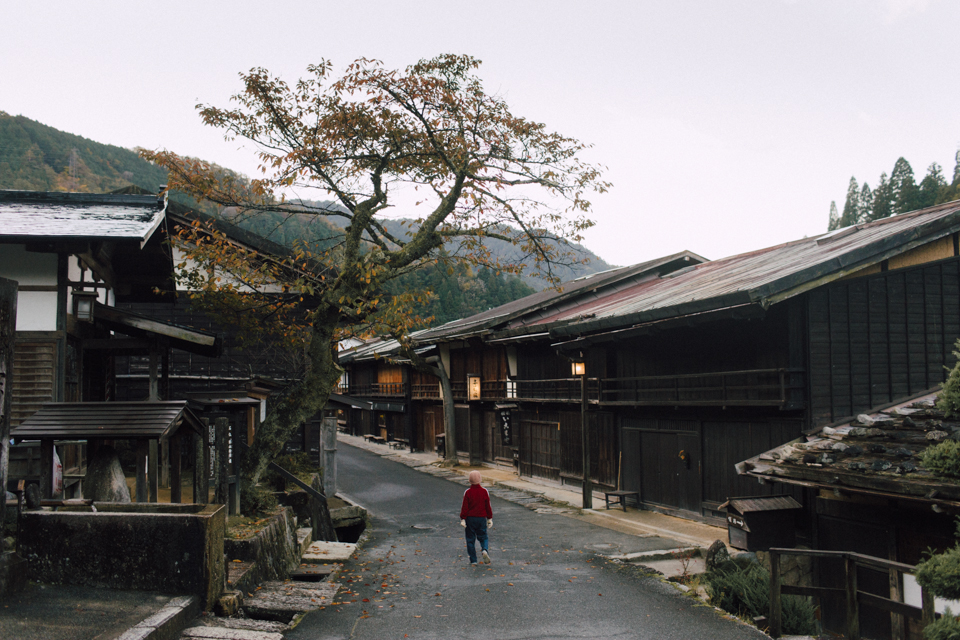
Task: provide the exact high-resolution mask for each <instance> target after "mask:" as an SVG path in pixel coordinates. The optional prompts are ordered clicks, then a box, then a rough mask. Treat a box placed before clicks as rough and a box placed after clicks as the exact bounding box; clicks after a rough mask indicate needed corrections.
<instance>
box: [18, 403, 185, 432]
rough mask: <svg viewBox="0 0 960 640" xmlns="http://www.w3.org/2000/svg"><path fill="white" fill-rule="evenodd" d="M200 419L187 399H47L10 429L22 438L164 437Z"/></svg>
mask: <svg viewBox="0 0 960 640" xmlns="http://www.w3.org/2000/svg"><path fill="white" fill-rule="evenodd" d="M181 425H186V426H188V427H190V428H191V429H193V430H194V431H195V432H197V433H199V432H200V430H201V423H200V421H199V419H198V418H197V417H196V415H195V414H194V413H193V412H192V411H190V409H188V408H187V401H186V400H171V401H164V402H47V403H45V404H44V405H43V406H42V407H41V408H40V410H39V411H37V412H36V413H35V414H33V415H32V416H30V417H29V418H27V419H26V420H24V421H23V422H21V423H20V424H19V425H18V426H16V427H14V428H13V429H12V430H11V433H10V435H11V436H12V437H14V438H22V439H24V440H35V439H41V438H73V439H85V438H117V439H124V438H167V437H169V436H171V435H173V433H175V432H176V431H177V429H179V428H180V427H181Z"/></svg>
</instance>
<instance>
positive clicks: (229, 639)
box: [180, 626, 283, 640]
mask: <svg viewBox="0 0 960 640" xmlns="http://www.w3.org/2000/svg"><path fill="white" fill-rule="evenodd" d="M180 637H181V638H184V639H190V640H194V639H200V638H202V639H203V640H283V634H282V633H273V632H270V631H251V630H249V629H230V628H228V627H206V626H202V627H191V628H189V629H185V630H184V631H183V633H181V634H180Z"/></svg>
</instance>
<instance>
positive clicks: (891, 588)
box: [738, 393, 960, 640]
mask: <svg viewBox="0 0 960 640" xmlns="http://www.w3.org/2000/svg"><path fill="white" fill-rule="evenodd" d="M935 397H936V394H935V393H928V394H922V395H921V396H920V397H917V398H914V399H912V400H909V401H906V402H901V403H899V404H894V405H892V406H890V405H889V404H888V405H887V406H886V407H885V408H884V409H882V410H867V411H864V412H863V413H862V414H861V415H860V416H858V418H856V419H853V420H850V419H847V420H841V421H838V422H834V423H831V424H830V425H828V426H825V427H822V428H817V429H813V430H810V431H808V432H806V433H805V434H804V435H803V436H802V437H800V438H796V439H794V440H791V441H790V442H788V443H786V444H783V445H781V446H779V447H776V448H774V449H771V450H769V451H765V452H763V453H762V454H760V455H757V456H753V457H751V458H750V459H748V460H745V461H743V462H742V463H740V464H739V465H738V471H739V472H740V473H741V474H743V477H745V478H750V479H758V480H760V481H761V482H764V483H767V484H768V485H769V486H772V487H784V486H786V487H802V488H803V489H804V490H805V491H807V492H809V493H811V494H812V496H813V498H812V500H813V509H812V510H811V514H810V522H809V525H810V529H811V532H812V535H811V536H810V543H811V546H812V547H813V548H814V549H817V550H825V551H848V552H854V553H860V554H863V555H866V556H872V557H875V558H881V559H884V560H891V561H894V562H899V563H903V564H906V565H916V564H917V563H918V562H920V561H921V560H922V559H923V558H924V557H925V554H926V553H927V551H929V550H936V551H943V550H946V549H947V548H950V547H952V546H954V545H955V544H956V538H955V533H956V526H955V524H956V522H955V521H956V517H957V516H958V515H960V486H958V485H957V484H956V483H954V482H952V481H950V480H945V479H943V478H939V477H937V476H935V475H933V474H932V473H931V472H929V471H927V470H926V469H924V468H923V467H921V466H920V464H919V457H920V454H922V452H923V451H924V450H925V449H926V448H927V447H928V446H930V445H931V444H935V443H936V442H939V441H942V440H944V439H947V438H954V439H955V438H957V434H958V433H960V421H957V420H956V419H945V418H944V416H943V413H942V412H940V411H937V410H936V409H935V408H934V400H935ZM815 568H816V580H817V585H818V586H821V587H838V586H842V584H843V583H844V571H843V567H842V566H841V562H840V561H839V560H831V559H827V558H823V559H820V560H819V561H818V562H817V563H816V567H815ZM857 584H858V588H859V590H861V591H863V592H865V593H868V594H871V595H873V596H878V597H881V598H888V599H892V600H895V601H898V602H906V603H907V604H910V605H912V606H914V607H920V606H921V605H922V602H921V596H920V589H919V587H918V586H917V583H916V579H915V578H913V576H912V575H903V574H899V573H896V574H894V573H888V572H886V571H882V570H878V569H877V568H876V567H873V568H868V567H861V568H859V569H858V570H857ZM947 605H948V603H945V602H937V605H936V609H937V611H938V612H940V613H943V611H944V609H945V607H946V606H947ZM950 606H952V608H953V609H954V610H956V603H952V604H950ZM820 607H821V610H822V613H823V616H822V620H823V623H824V628H825V629H826V630H829V631H834V632H842V631H844V627H845V618H846V610H845V608H844V606H842V599H840V598H824V599H823V600H822V601H821V602H820ZM859 614H860V615H859V619H860V630H861V633H862V634H863V636H864V637H869V638H877V639H878V640H879V639H883V638H898V639H906V638H910V639H914V638H915V639H917V640H919V639H920V638H921V633H920V629H919V623H920V620H918V619H916V618H911V617H901V616H898V615H893V616H892V615H890V614H889V613H885V612H883V611H880V610H878V609H877V608H876V607H875V606H872V605H871V604H870V603H868V602H865V603H862V604H861V606H860V611H859Z"/></svg>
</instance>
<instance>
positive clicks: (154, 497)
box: [147, 439, 160, 502]
mask: <svg viewBox="0 0 960 640" xmlns="http://www.w3.org/2000/svg"><path fill="white" fill-rule="evenodd" d="M159 444H160V443H159V442H158V441H157V440H153V439H151V440H150V444H149V449H148V451H149V452H148V454H147V457H148V458H149V459H150V463H149V466H148V467H147V480H148V482H149V485H150V502H157V501H158V500H159V497H160V482H159V480H160V474H159V473H157V471H158V469H157V467H158V464H157V463H158V458H159V455H157V454H158V451H157V450H158V449H159V448H160V447H159Z"/></svg>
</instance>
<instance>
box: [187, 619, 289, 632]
mask: <svg viewBox="0 0 960 640" xmlns="http://www.w3.org/2000/svg"><path fill="white" fill-rule="evenodd" d="M196 622H197V623H199V624H201V625H203V626H205V627H223V628H226V629H246V630H247V631H266V632H268V633H284V632H285V631H287V630H288V629H289V628H290V627H289V626H288V625H285V624H283V623H282V622H274V621H272V620H252V619H250V618H220V617H217V616H204V617H202V618H198V619H197V621H196Z"/></svg>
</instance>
